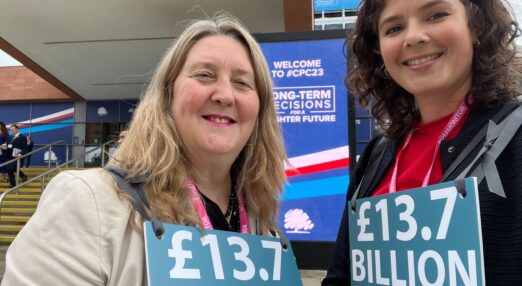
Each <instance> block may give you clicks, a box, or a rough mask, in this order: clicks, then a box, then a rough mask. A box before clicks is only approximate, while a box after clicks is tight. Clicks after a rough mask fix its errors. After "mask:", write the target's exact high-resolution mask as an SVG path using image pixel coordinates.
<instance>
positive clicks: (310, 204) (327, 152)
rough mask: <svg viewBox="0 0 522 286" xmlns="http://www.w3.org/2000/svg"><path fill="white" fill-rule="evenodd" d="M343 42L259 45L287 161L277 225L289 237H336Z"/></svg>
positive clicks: (343, 163) (344, 141)
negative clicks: (272, 88) (270, 78)
mask: <svg viewBox="0 0 522 286" xmlns="http://www.w3.org/2000/svg"><path fill="white" fill-rule="evenodd" d="M344 43H345V40H344V39H330V40H309V41H295V42H276V43H262V44H261V48H262V50H263V52H264V54H265V57H266V59H267V62H268V67H269V69H270V73H271V75H272V78H273V81H274V85H275V87H274V94H273V96H274V100H275V107H276V111H277V116H278V121H279V123H280V124H281V126H282V130H283V135H284V138H285V144H286V147H287V152H288V156H289V162H290V166H288V167H287V170H286V172H287V175H288V177H289V184H287V185H286V186H285V193H284V198H283V199H284V200H283V203H282V206H281V210H280V216H279V224H280V226H281V229H282V230H283V231H284V232H285V234H286V235H287V237H288V238H290V239H292V240H326V241H333V240H335V238H336V234H337V228H338V226H339V222H340V219H341V215H342V213H341V212H342V209H343V207H344V201H345V200H344V199H343V197H345V194H346V189H347V187H348V181H349V177H348V165H349V163H348V161H349V160H348V101H347V98H348V91H347V89H346V87H345V86H344V77H345V75H346V70H347V66H346V59H345V57H344V52H343V49H344V48H345V46H344Z"/></svg>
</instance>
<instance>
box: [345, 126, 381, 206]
mask: <svg viewBox="0 0 522 286" xmlns="http://www.w3.org/2000/svg"><path fill="white" fill-rule="evenodd" d="M388 142H389V140H388V138H386V137H385V136H382V137H381V139H380V140H379V142H378V143H377V145H376V146H375V148H374V149H373V150H372V153H371V155H370V160H369V162H368V166H367V167H366V170H364V174H363V177H362V179H361V182H360V183H359V185H358V186H357V189H356V190H355V193H354V194H353V196H352V199H351V200H350V206H351V208H352V210H353V211H355V201H356V200H357V197H358V196H359V194H360V192H361V190H367V189H368V188H369V187H370V183H371V182H372V180H373V177H374V175H375V173H376V172H377V168H379V165H380V162H381V160H382V156H383V155H384V151H385V150H386V145H387V143H388Z"/></svg>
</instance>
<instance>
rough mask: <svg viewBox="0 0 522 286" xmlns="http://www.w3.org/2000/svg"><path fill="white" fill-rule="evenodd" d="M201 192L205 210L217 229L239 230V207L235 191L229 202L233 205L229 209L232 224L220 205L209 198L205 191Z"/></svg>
mask: <svg viewBox="0 0 522 286" xmlns="http://www.w3.org/2000/svg"><path fill="white" fill-rule="evenodd" d="M199 194H200V195H201V197H202V198H203V203H204V204H205V210H206V211H207V214H208V217H209V218H210V222H211V223H212V227H213V228H214V229H215V230H224V231H235V232H239V211H238V210H239V207H238V202H237V199H235V197H236V196H235V193H233V195H232V199H231V200H230V202H229V204H231V206H229V211H230V212H231V214H230V225H229V223H228V221H227V218H226V217H225V215H224V214H223V213H222V212H221V209H220V208H219V206H218V205H217V204H216V203H214V202H213V201H212V200H210V199H209V198H207V197H206V196H205V195H204V194H203V193H201V192H199Z"/></svg>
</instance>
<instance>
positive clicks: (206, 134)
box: [2, 14, 286, 286]
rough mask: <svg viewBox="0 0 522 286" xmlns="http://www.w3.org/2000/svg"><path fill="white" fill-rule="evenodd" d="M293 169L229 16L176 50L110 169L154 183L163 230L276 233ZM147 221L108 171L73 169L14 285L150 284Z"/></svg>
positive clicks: (263, 71)
mask: <svg viewBox="0 0 522 286" xmlns="http://www.w3.org/2000/svg"><path fill="white" fill-rule="evenodd" d="M144 130H147V132H146V133H144ZM285 160H286V152H285V149H284V144H283V140H282V137H281V132H280V129H279V125H278V123H277V119H276V111H275V107H274V103H273V95H272V80H271V77H270V74H269V70H268V67H267V64H266V62H265V59H264V56H263V54H262V52H261V50H260V47H259V45H258V44H257V42H256V41H255V40H254V38H253V37H252V36H251V35H250V34H249V33H248V31H247V30H246V29H245V28H244V27H243V26H242V25H241V24H240V23H239V21H238V20H236V19H235V18H233V17H231V16H228V15H227V14H218V15H217V16H215V18H214V19H212V20H202V21H196V22H194V23H193V24H191V25H190V26H188V27H187V28H186V29H185V31H183V32H182V33H181V34H180V35H179V36H178V37H177V38H176V40H175V42H174V44H173V45H172V46H171V47H170V48H169V49H168V51H167V52H166V53H165V55H164V57H163V58H162V60H161V61H160V63H159V64H158V66H157V68H156V71H155V73H154V75H153V77H152V80H151V82H150V84H149V86H148V89H147V90H146V92H145V95H144V96H143V98H142V99H141V100H140V104H139V106H138V107H137V109H136V111H135V113H134V116H133V119H132V122H131V124H130V127H129V129H128V133H127V136H126V138H125V140H124V141H123V143H122V144H121V145H120V147H119V149H118V151H117V152H116V153H115V155H114V157H113V158H112V159H111V161H110V162H109V165H110V166H119V167H121V168H122V169H123V170H124V171H125V172H126V173H127V176H128V177H129V178H138V177H141V178H145V179H143V185H142V186H143V189H144V193H145V195H146V197H147V198H148V200H149V202H150V204H151V206H152V208H151V209H152V210H153V211H154V213H155V214H156V215H157V216H158V217H159V219H160V220H161V221H162V222H165V223H174V224H180V225H190V226H198V227H202V226H203V222H202V219H203V218H206V217H208V218H209V219H210V223H211V226H212V227H213V228H214V229H218V230H225V231H233V232H242V233H253V234H264V235H272V234H273V230H274V227H275V226H276V222H275V220H276V213H277V211H278V207H279V198H280V191H281V190H282V187H283V183H284V182H285V179H286V178H285V172H284V162H285ZM197 198H199V202H200V203H199V204H196V202H195V201H193V199H194V200H197ZM201 203H204V208H203V209H200V208H198V211H197V212H196V205H198V206H201ZM205 213H206V215H204V216H202V214H205ZM142 222H143V218H142V217H140V215H139V213H138V212H137V211H136V210H135V209H134V208H133V207H132V205H131V202H130V201H129V198H128V194H127V193H125V192H124V191H122V190H119V189H118V188H117V187H116V185H115V182H114V181H113V179H112V177H111V175H109V174H108V173H107V172H106V171H105V170H103V169H91V170H86V171H66V172H62V173H60V174H59V175H58V176H56V177H55V178H54V179H53V180H52V181H51V182H50V183H49V185H48V186H47V188H46V190H45V192H43V195H42V198H41V201H40V203H39V205H38V208H37V210H36V213H35V214H34V216H33V217H32V218H31V219H30V220H29V222H28V223H27V225H26V226H25V227H24V228H23V229H22V231H21V232H20V233H19V234H18V236H17V237H16V239H15V240H14V242H13V243H12V244H11V246H10V247H9V250H8V252H7V256H6V270H5V274H4V277H3V280H2V285H36V284H39V285H125V286H132V285H140V286H141V285H146V284H147V275H146V268H145V249H144V247H145V246H144V238H143V230H142ZM205 226H206V227H208V225H207V224H205ZM28 261H29V262H30V263H29V264H28ZM28 266H29V267H28Z"/></svg>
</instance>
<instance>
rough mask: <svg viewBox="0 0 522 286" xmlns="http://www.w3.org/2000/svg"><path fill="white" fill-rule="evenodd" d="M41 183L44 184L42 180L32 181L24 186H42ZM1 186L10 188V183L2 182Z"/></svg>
mask: <svg viewBox="0 0 522 286" xmlns="http://www.w3.org/2000/svg"><path fill="white" fill-rule="evenodd" d="M21 183H22V182H20V184H21ZM41 184H42V181H40V182H31V183H29V184H27V185H25V186H24V188H27V187H32V188H35V187H40V185H41ZM0 188H4V189H8V188H9V183H5V182H2V183H0Z"/></svg>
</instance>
